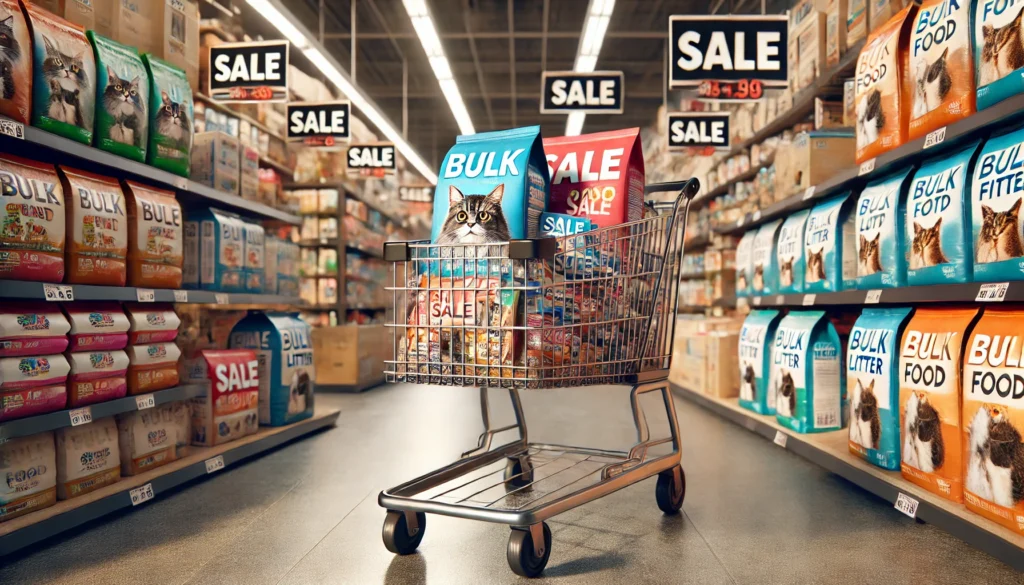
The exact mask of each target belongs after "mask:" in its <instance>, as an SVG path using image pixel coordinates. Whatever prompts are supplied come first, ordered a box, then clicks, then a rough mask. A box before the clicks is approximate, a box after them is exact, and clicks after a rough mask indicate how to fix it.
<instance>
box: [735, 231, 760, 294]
mask: <svg viewBox="0 0 1024 585" xmlns="http://www.w3.org/2000/svg"><path fill="white" fill-rule="evenodd" d="M755 237H757V230H747V231H746V232H743V237H742V238H740V242H739V244H738V245H737V246H736V296H740V297H745V296H749V295H750V294H751V289H752V287H751V277H752V276H753V274H754V271H753V252H754V238H755Z"/></svg>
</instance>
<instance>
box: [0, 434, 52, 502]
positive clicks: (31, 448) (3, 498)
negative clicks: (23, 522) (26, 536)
mask: <svg viewBox="0 0 1024 585" xmlns="http://www.w3.org/2000/svg"><path fill="white" fill-rule="evenodd" d="M0 477H3V478H5V479H6V481H4V482H2V483H0V522H6V521H7V520H11V519H12V518H17V517H18V516H23V515H25V514H28V513H29V512H34V511H36V510H41V509H42V508H46V507H49V506H52V505H54V504H56V503H57V452H56V451H55V450H54V444H53V433H52V432H45V433H39V434H38V435H30V436H28V437H18V438H16V439H11V440H9V441H7V442H6V443H3V444H0Z"/></svg>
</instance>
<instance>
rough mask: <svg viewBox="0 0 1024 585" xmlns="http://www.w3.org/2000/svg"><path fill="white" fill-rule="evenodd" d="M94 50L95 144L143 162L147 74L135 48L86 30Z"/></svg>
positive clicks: (147, 114)
mask: <svg viewBox="0 0 1024 585" xmlns="http://www.w3.org/2000/svg"><path fill="white" fill-rule="evenodd" d="M86 35H87V36H88V37H89V40H91V41H92V47H93V50H94V51H95V54H96V128H95V131H96V146H97V147H99V148H101V149H103V150H106V151H109V152H112V153H114V154H117V155H120V156H123V157H125V158H130V159H132V160H137V161H139V162H145V160H146V145H147V139H148V133H149V102H148V100H149V76H148V75H147V74H146V66H145V65H143V64H142V58H140V57H139V53H138V51H136V50H135V49H133V48H132V47H127V46H125V45H122V44H121V43H118V42H115V41H112V40H110V39H108V38H106V37H103V36H100V35H98V34H96V33H95V32H94V31H89V32H87V33H86Z"/></svg>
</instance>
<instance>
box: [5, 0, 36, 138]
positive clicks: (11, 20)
mask: <svg viewBox="0 0 1024 585" xmlns="http://www.w3.org/2000/svg"><path fill="white" fill-rule="evenodd" d="M31 100H32V40H31V37H30V36H29V30H28V23H27V22H26V21H25V14H24V13H23V12H22V11H21V6H20V5H19V4H18V1H17V0H0V116H4V117H7V118H10V119H11V120H14V121H15V122H21V123H22V124H28V123H29V122H30V120H29V110H30V108H29V106H30V103H31Z"/></svg>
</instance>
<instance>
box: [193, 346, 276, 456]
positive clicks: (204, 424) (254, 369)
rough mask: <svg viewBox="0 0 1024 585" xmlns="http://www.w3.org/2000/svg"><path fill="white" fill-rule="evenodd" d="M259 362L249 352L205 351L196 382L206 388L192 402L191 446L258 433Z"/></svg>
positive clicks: (196, 374)
mask: <svg viewBox="0 0 1024 585" xmlns="http://www.w3.org/2000/svg"><path fill="white" fill-rule="evenodd" d="M258 370H259V361H258V360H257V359H256V352H254V351H253V350H250V349H229V350H202V351H200V352H199V358H198V360H197V361H196V363H195V366H194V368H193V372H194V375H195V378H194V379H190V380H189V383H199V384H202V385H203V390H202V391H201V392H200V394H199V395H198V396H196V397H195V398H193V399H192V403H191V405H192V444H193V445H199V446H203V447H210V446H213V445H220V444H222V443H227V442H228V441H234V440H235V439H239V438H241V437H244V436H246V435H251V434H253V433H255V432H256V430H257V428H258V427H259V410H258V408H257V404H258V400H259V394H260V381H259V371H258Z"/></svg>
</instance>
